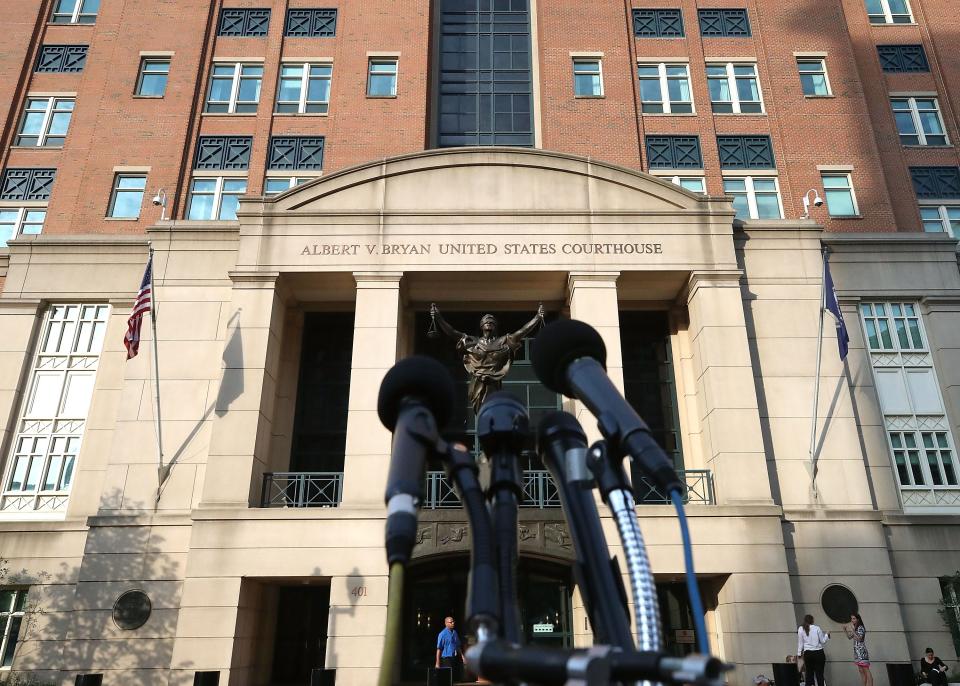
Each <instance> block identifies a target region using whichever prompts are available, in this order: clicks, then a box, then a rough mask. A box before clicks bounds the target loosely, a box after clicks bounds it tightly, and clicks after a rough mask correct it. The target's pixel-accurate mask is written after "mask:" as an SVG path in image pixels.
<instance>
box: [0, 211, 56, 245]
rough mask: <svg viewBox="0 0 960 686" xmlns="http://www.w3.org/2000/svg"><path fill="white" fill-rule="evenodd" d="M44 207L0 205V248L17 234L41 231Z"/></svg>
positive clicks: (44, 215)
mask: <svg viewBox="0 0 960 686" xmlns="http://www.w3.org/2000/svg"><path fill="white" fill-rule="evenodd" d="M46 218H47V210H46V208H45V207H0V248H2V247H4V246H5V245H6V244H7V241H10V240H13V239H14V238H16V237H17V236H24V235H27V234H32V233H40V232H42V231H43V221H44V220H45V219H46Z"/></svg>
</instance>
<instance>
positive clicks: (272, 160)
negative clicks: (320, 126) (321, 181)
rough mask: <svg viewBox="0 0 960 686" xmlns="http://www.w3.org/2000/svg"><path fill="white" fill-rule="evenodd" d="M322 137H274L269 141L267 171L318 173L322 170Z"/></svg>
mask: <svg viewBox="0 0 960 686" xmlns="http://www.w3.org/2000/svg"><path fill="white" fill-rule="evenodd" d="M323 144H324V138H323V136H274V137H273V138H271V139H270V152H269V154H268V157H267V169H270V170H284V171H305V170H311V171H320V170H321V169H323Z"/></svg>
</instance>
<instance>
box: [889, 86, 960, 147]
mask: <svg viewBox="0 0 960 686" xmlns="http://www.w3.org/2000/svg"><path fill="white" fill-rule="evenodd" d="M890 104H891V105H892V106H893V116H894V118H895V119H896V120H897V131H899V132H900V143H902V144H903V145H948V144H949V141H948V140H947V134H946V131H944V128H943V120H942V119H941V118H940V108H939V107H938V105H937V99H936V98H923V97H911V98H890Z"/></svg>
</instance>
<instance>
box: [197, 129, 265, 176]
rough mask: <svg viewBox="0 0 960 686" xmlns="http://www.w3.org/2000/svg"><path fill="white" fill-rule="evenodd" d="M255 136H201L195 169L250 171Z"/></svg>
mask: <svg viewBox="0 0 960 686" xmlns="http://www.w3.org/2000/svg"><path fill="white" fill-rule="evenodd" d="M252 147H253V136H200V140H199V142H198V143H197V156H196V161H195V162H194V165H193V168H194V169H248V168H249V167H250V149H251V148H252Z"/></svg>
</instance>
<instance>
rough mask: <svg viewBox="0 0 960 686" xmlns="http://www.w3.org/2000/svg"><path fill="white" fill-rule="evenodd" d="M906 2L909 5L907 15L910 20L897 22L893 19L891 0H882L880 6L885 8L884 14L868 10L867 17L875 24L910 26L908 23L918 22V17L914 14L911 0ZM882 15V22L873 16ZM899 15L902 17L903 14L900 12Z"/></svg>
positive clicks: (905, 0)
mask: <svg viewBox="0 0 960 686" xmlns="http://www.w3.org/2000/svg"><path fill="white" fill-rule="evenodd" d="M904 3H905V4H906V6H907V16H909V17H910V21H905V22H895V21H894V20H893V12H892V11H891V10H890V0H880V7H881V8H882V10H883V14H870V13H869V11H868V12H867V17H868V19H870V23H871V24H873V25H874V26H876V25H878V24H880V25H883V24H894V25H897V26H908V25H910V24H914V23H916V19H914V16H913V6H912V5H911V4H910V0H904ZM881 16H882V17H883V21H882V22H879V21H873V17H881ZM897 16H898V17H902V16H903V15H902V14H898V15H897Z"/></svg>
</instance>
